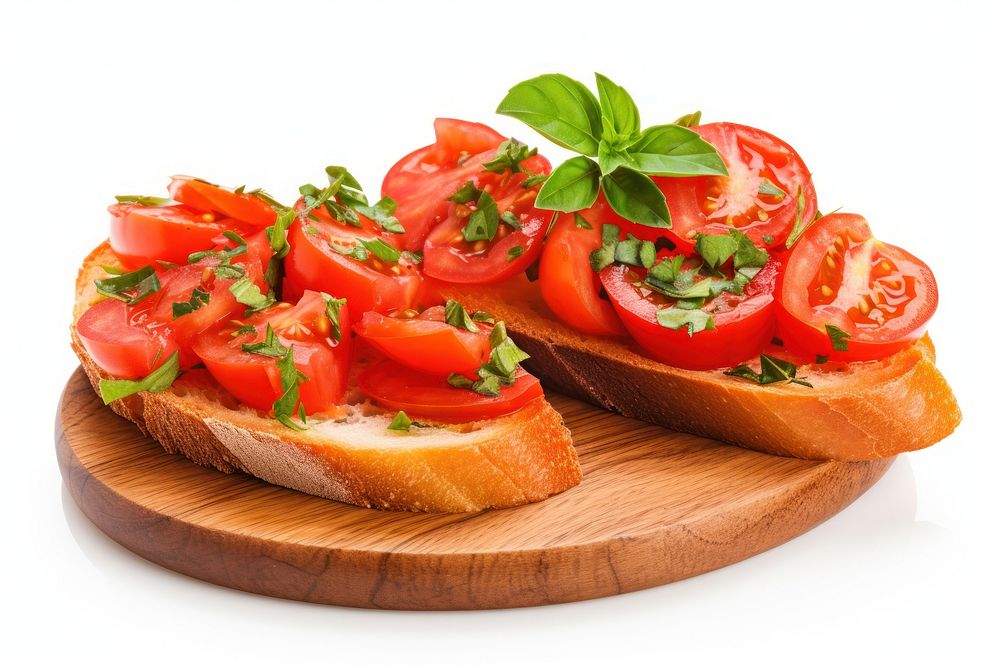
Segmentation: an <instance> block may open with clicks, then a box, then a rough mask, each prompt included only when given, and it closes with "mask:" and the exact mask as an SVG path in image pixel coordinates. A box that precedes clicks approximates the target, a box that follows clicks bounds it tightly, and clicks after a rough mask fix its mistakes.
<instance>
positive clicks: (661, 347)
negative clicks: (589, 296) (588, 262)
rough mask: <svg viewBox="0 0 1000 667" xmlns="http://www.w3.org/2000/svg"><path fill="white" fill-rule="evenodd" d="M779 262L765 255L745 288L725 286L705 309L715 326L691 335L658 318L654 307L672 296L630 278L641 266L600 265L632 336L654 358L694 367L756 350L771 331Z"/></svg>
mask: <svg viewBox="0 0 1000 667" xmlns="http://www.w3.org/2000/svg"><path fill="white" fill-rule="evenodd" d="M777 275H778V264H777V262H775V261H774V260H771V261H769V262H768V263H767V264H766V265H765V266H764V267H763V268H762V269H761V270H760V271H758V272H757V275H756V276H754V278H753V279H752V280H751V281H750V283H749V284H748V285H747V286H746V287H745V288H744V290H743V294H740V295H737V294H729V293H725V292H723V293H722V294H721V295H720V296H718V297H716V298H714V299H712V300H711V301H709V302H707V303H706V304H705V306H704V308H703V310H706V311H708V312H709V313H711V315H712V319H713V321H714V325H715V328H714V329H706V330H704V331H699V332H697V333H695V334H693V335H689V334H688V331H687V330H686V329H685V328H681V329H670V328H667V327H664V326H661V325H660V324H659V322H658V321H657V312H658V311H659V310H660V309H662V308H665V307H669V306H671V305H673V304H674V303H675V301H673V300H671V299H668V298H667V297H664V296H662V295H661V294H659V293H657V292H654V291H652V290H650V289H648V288H645V287H642V286H636V285H635V284H634V283H637V282H640V281H642V280H643V279H644V278H645V270H643V269H637V268H635V267H630V266H624V265H620V264H612V265H611V266H608V267H606V268H605V269H604V270H602V271H601V283H602V284H603V285H604V289H605V290H607V293H608V296H609V297H610V298H611V302H612V303H613V304H614V307H615V310H617V311H618V315H619V317H621V321H622V324H624V325H625V328H626V329H627V330H628V332H629V334H631V336H632V338H633V339H635V341H636V342H637V343H638V344H639V345H640V347H642V348H643V349H644V350H645V351H646V352H647V353H649V354H650V355H651V356H652V357H654V358H655V359H658V360H660V361H663V362H665V363H668V364H670V365H671V366H677V367H679V368H688V369H692V370H708V369H714V368H725V367H729V366H735V365H736V364H738V363H741V362H743V361H746V360H747V359H749V358H751V357H753V356H754V355H756V354H758V353H759V352H760V351H761V350H762V349H763V348H764V345H765V344H766V343H767V342H768V341H769V340H770V339H771V337H772V335H773V332H774V296H773V292H774V285H775V281H776V279H777Z"/></svg>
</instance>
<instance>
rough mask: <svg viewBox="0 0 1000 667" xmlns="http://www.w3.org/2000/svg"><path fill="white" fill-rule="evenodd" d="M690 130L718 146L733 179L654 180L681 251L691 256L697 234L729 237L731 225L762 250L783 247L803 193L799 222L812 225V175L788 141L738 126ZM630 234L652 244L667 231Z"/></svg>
mask: <svg viewBox="0 0 1000 667" xmlns="http://www.w3.org/2000/svg"><path fill="white" fill-rule="evenodd" d="M691 129H692V130H694V131H695V132H697V133H698V134H700V135H701V137H702V138H703V139H704V140H705V141H707V142H708V143H710V144H712V145H713V146H715V148H716V149H717V150H718V151H719V155H720V156H721V157H722V160H723V162H725V164H726V169H727V171H728V172H729V176H697V177H688V178H675V177H654V178H653V180H654V181H655V182H656V184H657V185H658V186H659V187H660V189H661V190H662V191H663V194H664V195H665V196H666V198H667V207H668V208H669V209H670V217H671V220H672V225H673V226H672V228H671V229H670V230H669V231H670V236H671V237H672V239H673V240H674V241H675V242H676V243H677V244H678V250H679V251H681V252H683V253H685V254H690V253H691V251H692V250H693V249H694V242H695V240H696V237H697V235H698V234H718V233H726V232H728V230H729V229H732V228H733V227H735V228H736V229H738V230H740V231H741V232H743V233H744V234H746V235H747V236H748V237H749V238H750V240H751V241H753V242H754V243H755V244H756V245H758V246H768V247H776V246H779V245H781V244H783V243H784V242H785V240H786V239H787V238H788V234H789V233H790V232H791V231H792V228H793V226H794V224H795V219H796V216H797V215H799V213H798V198H799V192H801V194H802V201H803V204H804V206H803V208H802V212H801V219H802V220H804V221H806V222H808V221H810V220H812V219H813V217H814V216H815V215H816V189H815V187H814V186H813V182H812V176H811V175H810V173H809V170H808V169H807V168H806V165H805V163H804V162H803V161H802V158H800V157H799V154H798V153H796V152H795V149H793V148H792V147H791V146H789V145H788V144H787V143H785V142H784V141H782V140H781V139H779V138H778V137H776V136H774V135H773V134H768V133H767V132H764V131H763V130H758V129H756V128H753V127H748V126H746V125H737V124H735V123H709V124H707V125H700V126H698V127H693V128H691ZM775 188H777V189H775ZM633 227H634V228H636V229H633ZM628 231H630V232H632V233H634V234H635V235H636V236H639V237H640V238H645V239H648V240H653V238H654V237H655V236H657V235H662V233H663V230H654V229H652V228H649V227H641V226H639V225H632V227H630V228H629V229H628Z"/></svg>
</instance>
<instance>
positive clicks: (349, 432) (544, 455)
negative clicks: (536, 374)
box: [71, 243, 580, 512]
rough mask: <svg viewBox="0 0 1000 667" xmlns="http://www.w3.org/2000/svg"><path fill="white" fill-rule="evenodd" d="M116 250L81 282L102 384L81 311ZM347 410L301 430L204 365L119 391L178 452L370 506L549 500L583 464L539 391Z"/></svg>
mask: <svg viewBox="0 0 1000 667" xmlns="http://www.w3.org/2000/svg"><path fill="white" fill-rule="evenodd" d="M114 264H116V260H115V257H114V255H113V254H112V253H111V251H110V248H109V247H108V245H107V244H106V243H105V244H102V245H101V246H99V247H98V248H96V249H95V250H94V251H93V252H92V253H91V254H90V255H89V256H88V257H87V259H86V260H85V261H84V264H83V266H82V268H81V269H80V272H79V275H78V276H77V282H76V297H77V298H76V305H75V308H74V311H73V326H72V327H71V332H72V338H73V350H74V351H75V352H76V354H77V356H78V357H79V358H80V362H81V363H82V364H83V368H84V370H85V371H86V373H87V376H88V377H89V378H90V381H91V383H92V384H93V385H94V387H95V389H96V388H97V385H98V383H99V381H100V379H101V378H106V377H108V376H107V374H106V373H104V371H102V370H101V369H100V367H98V366H97V364H96V363H95V362H94V360H93V359H92V358H91V357H90V356H89V355H88V354H87V351H86V350H85V349H84V347H83V345H82V344H81V342H80V339H79V336H78V335H77V332H76V326H75V324H76V321H77V319H79V317H80V315H82V314H83V312H84V311H85V310H86V309H87V308H88V307H89V306H90V305H91V304H92V303H94V301H96V300H97V299H98V298H99V297H98V295H97V292H96V290H95V289H94V286H93V285H94V280H95V279H96V278H101V277H104V275H105V272H104V271H103V269H102V268H101V266H102V265H114ZM348 398H349V399H350V400H348V401H347V405H345V406H343V410H342V412H343V414H344V416H343V417H342V418H339V419H336V420H335V419H332V418H331V419H311V420H310V421H311V423H312V424H313V426H312V428H310V429H309V430H307V431H303V432H298V431H293V430H291V429H289V428H287V427H285V426H282V425H281V424H279V423H278V422H276V421H275V420H274V419H272V418H269V417H267V416H265V415H261V414H258V413H257V412H256V411H254V410H251V409H249V408H246V407H243V406H240V405H239V404H238V403H237V402H236V400H235V399H234V398H233V397H232V396H231V395H229V394H228V393H227V392H226V391H225V390H224V389H222V387H221V386H220V385H219V384H218V383H216V382H215V381H214V380H213V379H212V378H211V376H209V375H208V373H207V372H206V371H204V370H200V369H196V370H192V371H188V372H187V373H184V374H183V375H181V376H180V377H179V378H178V379H177V380H176V381H175V382H174V385H173V387H171V389H169V390H168V391H165V392H161V393H155V394H151V393H141V394H137V395H134V396H130V397H127V398H125V399H122V400H119V401H114V402H113V403H112V404H111V409H113V410H114V411H115V412H117V413H118V414H119V415H121V416H123V417H125V418H127V419H129V420H131V421H133V422H135V424H136V425H137V426H138V427H139V428H140V429H142V431H143V432H144V433H147V434H148V435H150V436H152V437H153V438H155V439H156V440H157V441H158V442H159V443H160V444H161V445H162V446H163V448H164V449H166V450H167V451H169V452H176V453H180V454H183V455H184V456H186V457H188V458H189V459H191V460H192V461H194V462H196V463H199V464H201V465H204V466H214V467H215V468H218V469H219V470H221V471H223V472H234V471H244V472H247V473H249V474H251V475H253V476H255V477H259V478H260V479H263V480H266V481H268V482H271V483H272V484H278V485H280V486H286V487H289V488H292V489H297V490H299V491H304V492H306V493H309V494H312V495H316V496H322V497H325V498H331V499H333V500H339V501H342V502H346V503H352V504H354V505H361V506H364V507H374V508H378V509H390V510H411V511H426V512H472V511H478V510H482V509H487V508H500V507H513V506H515V505H522V504H525V503H529V502H535V501H538V500H543V499H544V498H547V497H548V496H550V495H552V494H554V493H559V492H560V491H564V490H565V489H568V488H570V487H572V486H575V485H576V484H578V483H579V481H580V466H579V463H578V461H577V455H576V450H575V449H574V447H573V443H572V440H571V439H570V434H569V431H568V430H567V429H566V427H565V426H564V425H563V423H562V418H561V417H560V416H559V413H558V412H556V411H555V409H553V408H552V406H551V405H549V404H548V402H546V401H545V400H544V399H542V398H539V399H537V400H535V401H532V402H531V403H530V404H528V405H527V406H525V407H524V408H522V409H521V410H520V411H518V412H517V413H515V414H513V415H508V416H506V417H500V418H497V419H491V420H485V421H480V422H473V423H470V424H462V425H458V426H438V427H427V428H414V429H411V430H410V432H409V433H395V432H392V431H389V430H388V428H387V426H388V424H389V421H390V419H391V415H387V414H386V413H385V411H383V410H380V409H378V408H376V407H375V406H373V405H371V404H369V403H368V402H366V401H365V400H364V398H363V397H362V396H361V395H360V394H359V393H358V392H354V393H353V395H351V396H349V397H348Z"/></svg>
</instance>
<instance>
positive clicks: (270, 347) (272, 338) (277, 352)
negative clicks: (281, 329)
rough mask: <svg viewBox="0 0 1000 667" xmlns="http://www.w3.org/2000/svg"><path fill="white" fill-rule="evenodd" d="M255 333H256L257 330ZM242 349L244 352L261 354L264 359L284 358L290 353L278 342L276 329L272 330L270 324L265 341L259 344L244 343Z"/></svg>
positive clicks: (265, 334)
mask: <svg viewBox="0 0 1000 667" xmlns="http://www.w3.org/2000/svg"><path fill="white" fill-rule="evenodd" d="M254 331H256V329H255V330H254ZM241 349H242V350H243V351H244V352H248V353H250V354H259V355H261V356H264V357H283V356H285V353H286V352H287V351H288V348H286V347H285V346H284V345H282V344H281V341H279V340H278V337H277V336H276V335H275V333H274V329H272V328H271V325H270V324H268V325H267V331H266V332H265V333H264V340H262V341H259V342H257V343H243V346H242V348H241Z"/></svg>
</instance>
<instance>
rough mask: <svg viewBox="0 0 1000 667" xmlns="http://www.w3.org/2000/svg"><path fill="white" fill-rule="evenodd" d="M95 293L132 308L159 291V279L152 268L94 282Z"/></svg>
mask: <svg viewBox="0 0 1000 667" xmlns="http://www.w3.org/2000/svg"><path fill="white" fill-rule="evenodd" d="M94 286H95V287H97V292H98V293H99V294H103V295H104V296H107V297H111V298H112V299H118V300H119V301H124V302H125V303H126V304H128V305H129V306H134V305H135V304H137V303H139V302H140V301H142V300H144V299H145V298H146V297H148V296H150V295H151V294H154V293H156V292H157V291H159V289H160V279H159V277H157V275H156V271H155V270H154V269H153V267H152V266H144V267H142V268H141V269H138V270H136V271H130V272H129V273H122V274H120V275H117V276H114V277H111V278H103V279H100V280H95V281H94Z"/></svg>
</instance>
